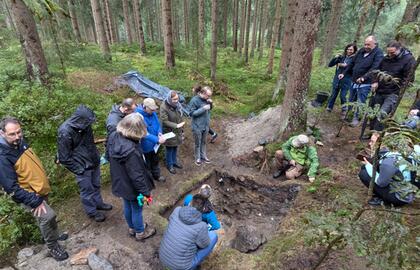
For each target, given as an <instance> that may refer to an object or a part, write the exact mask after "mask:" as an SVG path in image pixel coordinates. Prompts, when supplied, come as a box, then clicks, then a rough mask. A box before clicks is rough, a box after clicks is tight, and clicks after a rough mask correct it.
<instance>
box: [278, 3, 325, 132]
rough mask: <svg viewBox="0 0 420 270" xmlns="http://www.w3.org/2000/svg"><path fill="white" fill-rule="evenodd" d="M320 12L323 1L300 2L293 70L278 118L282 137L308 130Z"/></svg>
mask: <svg viewBox="0 0 420 270" xmlns="http://www.w3.org/2000/svg"><path fill="white" fill-rule="evenodd" d="M320 13H321V0H307V1H305V2H304V3H302V2H301V4H299V9H298V12H297V16H296V26H295V34H294V38H293V50H292V57H291V58H290V59H291V60H290V73H289V75H288V76H289V78H288V80H287V86H286V94H285V96H284V100H283V105H282V109H281V113H280V117H279V121H280V123H281V127H280V130H279V134H281V135H282V136H283V137H285V136H287V135H290V134H291V133H294V132H297V131H302V130H305V127H306V117H307V115H306V110H305V107H306V102H305V101H306V95H307V93H308V87H309V80H310V76H311V69H312V55H313V51H314V48H315V39H316V34H317V32H318V24H319V18H320Z"/></svg>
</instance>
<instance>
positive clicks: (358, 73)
mask: <svg viewBox="0 0 420 270" xmlns="http://www.w3.org/2000/svg"><path fill="white" fill-rule="evenodd" d="M365 53H366V51H365V48H362V49H360V50H359V51H357V53H356V55H355V56H354V58H353V61H352V62H351V63H350V64H349V65H348V66H347V67H346V69H345V70H344V72H343V74H344V75H346V74H351V80H352V81H353V82H356V80H357V79H358V78H363V79H364V82H363V83H364V84H370V83H372V82H371V78H370V76H368V73H369V72H370V71H372V70H375V69H378V67H379V64H380V63H381V61H382V58H384V53H383V52H382V50H381V49H380V48H378V47H375V48H374V49H373V50H372V51H371V52H370V53H369V54H368V55H367V56H364V55H365Z"/></svg>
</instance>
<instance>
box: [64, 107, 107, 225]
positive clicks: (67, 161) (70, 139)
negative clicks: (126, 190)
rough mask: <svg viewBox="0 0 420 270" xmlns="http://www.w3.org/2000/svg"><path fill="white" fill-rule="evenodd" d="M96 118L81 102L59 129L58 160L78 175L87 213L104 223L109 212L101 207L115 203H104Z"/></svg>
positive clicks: (78, 182) (82, 199) (81, 195)
mask: <svg viewBox="0 0 420 270" xmlns="http://www.w3.org/2000/svg"><path fill="white" fill-rule="evenodd" d="M95 120H96V117H95V114H94V112H93V111H92V110H91V109H89V108H88V107H86V106H84V105H80V106H79V107H78V108H77V109H76V111H75V112H74V113H73V115H72V116H71V117H70V118H69V119H67V120H66V121H65V122H64V123H63V124H61V126H60V127H59V129H58V160H59V162H60V163H61V164H63V165H64V166H65V167H66V168H67V169H68V170H69V171H71V172H72V173H74V174H75V175H76V180H77V184H78V185H79V188H80V198H81V201H82V204H83V208H84V210H85V212H86V214H87V215H88V216H89V217H91V218H93V219H95V221H96V222H102V221H104V220H105V215H104V214H103V213H101V212H98V211H97V210H106V211H109V210H111V209H112V206H111V205H110V204H106V203H104V201H103V200H102V196H101V191H100V189H101V171H100V168H99V162H100V156H99V151H98V149H97V148H96V145H95V142H94V138H93V131H92V127H91V125H92V124H93V123H94V122H95Z"/></svg>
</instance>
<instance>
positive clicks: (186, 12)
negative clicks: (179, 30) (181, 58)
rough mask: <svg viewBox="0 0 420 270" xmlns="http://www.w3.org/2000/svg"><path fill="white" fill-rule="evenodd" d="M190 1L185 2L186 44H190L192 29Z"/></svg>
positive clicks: (185, 0)
mask: <svg viewBox="0 0 420 270" xmlns="http://www.w3.org/2000/svg"><path fill="white" fill-rule="evenodd" d="M189 6H190V5H189V4H188V0H184V39H185V44H188V43H190V28H189V14H188V13H189V12H188V8H189Z"/></svg>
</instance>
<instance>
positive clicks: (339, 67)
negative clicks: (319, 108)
mask: <svg viewBox="0 0 420 270" xmlns="http://www.w3.org/2000/svg"><path fill="white" fill-rule="evenodd" d="M356 51H357V46H356V45H355V44H353V43H351V44H348V45H347V46H346V47H345V48H344V52H343V54H342V55H337V56H336V57H334V58H333V59H331V61H330V63H329V64H328V67H333V66H335V67H336V69H335V75H334V80H333V83H332V91H331V96H330V98H329V100H328V106H327V111H328V112H331V111H332V110H333V107H334V103H335V100H336V99H337V96H338V93H340V101H341V106H343V105H344V104H345V103H346V102H347V97H346V96H347V92H348V90H349V89H350V86H351V74H348V75H346V76H344V78H343V79H341V80H339V79H338V75H339V74H341V73H343V71H344V69H345V68H346V67H347V66H348V65H349V64H350V63H351V61H353V56H354V54H355V53H356ZM346 112H347V108H346V107H345V106H343V107H342V108H341V118H342V119H343V118H344V117H345V115H346Z"/></svg>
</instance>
